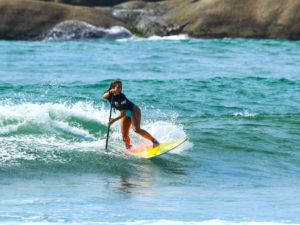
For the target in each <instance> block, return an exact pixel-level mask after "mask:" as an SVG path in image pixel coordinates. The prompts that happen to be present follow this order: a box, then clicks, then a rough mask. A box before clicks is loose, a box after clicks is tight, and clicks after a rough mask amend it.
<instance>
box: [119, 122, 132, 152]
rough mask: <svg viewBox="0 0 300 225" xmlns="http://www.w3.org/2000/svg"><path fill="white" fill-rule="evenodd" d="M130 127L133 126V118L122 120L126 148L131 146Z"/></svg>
mask: <svg viewBox="0 0 300 225" xmlns="http://www.w3.org/2000/svg"><path fill="white" fill-rule="evenodd" d="M130 125H131V118H129V117H126V116H125V117H123V118H122V119H121V132H122V137H123V141H124V143H125V145H126V147H129V146H130V138H129V128H130Z"/></svg>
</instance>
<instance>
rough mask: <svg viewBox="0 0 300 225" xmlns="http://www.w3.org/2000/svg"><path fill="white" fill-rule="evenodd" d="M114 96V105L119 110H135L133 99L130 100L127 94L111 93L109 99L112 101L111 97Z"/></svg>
mask: <svg viewBox="0 0 300 225" xmlns="http://www.w3.org/2000/svg"><path fill="white" fill-rule="evenodd" d="M106 92H108V91H106ZM112 97H113V102H112V106H113V107H114V108H115V109H117V110H120V111H123V110H131V111H132V110H133V108H134V106H135V105H134V103H132V102H131V101H129V100H128V99H127V98H126V96H125V95H124V94H123V93H121V94H119V95H113V94H110V95H109V96H108V99H107V100H108V101H109V102H111V98H112Z"/></svg>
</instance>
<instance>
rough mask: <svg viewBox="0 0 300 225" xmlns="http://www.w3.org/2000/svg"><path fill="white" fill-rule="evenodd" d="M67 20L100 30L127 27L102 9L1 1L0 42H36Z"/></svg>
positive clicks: (26, 1)
mask: <svg viewBox="0 0 300 225" xmlns="http://www.w3.org/2000/svg"><path fill="white" fill-rule="evenodd" d="M67 20H76V21H83V22H86V23H88V24H91V25H93V26H96V27H103V28H110V27H112V26H124V27H126V25H125V24H124V23H123V22H121V21H120V20H118V19H116V18H114V17H113V16H112V15H111V14H110V13H109V12H106V11H105V10H101V9H94V8H89V7H77V6H68V5H64V4H57V3H45V2H39V1H32V0H0V21H1V22H0V39H9V40H28V39H37V38H40V37H41V36H42V35H43V34H44V33H45V32H47V31H49V30H50V29H52V28H53V27H54V26H55V25H57V24H59V23H61V22H63V21H67Z"/></svg>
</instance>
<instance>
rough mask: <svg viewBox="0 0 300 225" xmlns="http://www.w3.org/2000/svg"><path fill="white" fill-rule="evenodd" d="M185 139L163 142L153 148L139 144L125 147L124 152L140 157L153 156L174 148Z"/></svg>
mask: <svg viewBox="0 0 300 225" xmlns="http://www.w3.org/2000/svg"><path fill="white" fill-rule="evenodd" d="M186 140H187V138H184V139H180V140H174V141H169V142H165V143H162V144H160V145H159V146H157V147H155V148H153V147H152V145H151V146H149V145H147V146H139V147H136V148H131V149H126V152H127V153H128V154H131V155H135V156H138V157H141V158H153V157H156V156H159V155H161V154H164V153H167V152H169V151H171V150H173V149H175V148H176V147H178V146H179V145H181V144H182V143H183V142H185V141H186Z"/></svg>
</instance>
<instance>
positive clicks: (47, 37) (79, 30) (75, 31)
mask: <svg viewBox="0 0 300 225" xmlns="http://www.w3.org/2000/svg"><path fill="white" fill-rule="evenodd" d="M130 37H132V33H131V32H130V31H129V30H127V29H126V28H124V27H121V26H113V27H111V28H110V29H105V28H103V27H96V26H93V25H91V24H88V23H86V22H83V21H78V20H67V21H64V22H61V23H59V24H57V25H56V26H54V27H53V28H52V29H51V30H49V31H47V32H46V33H45V34H44V37H43V40H44V41H68V40H80V39H99V38H100V39H107V40H116V39H123V38H130Z"/></svg>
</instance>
